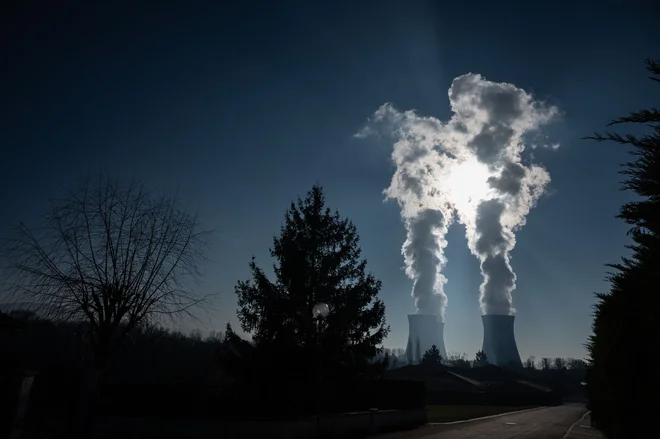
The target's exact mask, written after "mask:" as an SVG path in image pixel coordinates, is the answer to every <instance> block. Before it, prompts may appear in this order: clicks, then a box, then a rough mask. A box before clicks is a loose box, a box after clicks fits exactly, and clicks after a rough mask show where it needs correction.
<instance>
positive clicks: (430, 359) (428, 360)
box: [420, 345, 442, 367]
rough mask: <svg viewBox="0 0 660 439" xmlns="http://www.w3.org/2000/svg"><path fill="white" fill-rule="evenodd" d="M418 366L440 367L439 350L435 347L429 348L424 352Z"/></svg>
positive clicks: (440, 356) (440, 357)
mask: <svg viewBox="0 0 660 439" xmlns="http://www.w3.org/2000/svg"><path fill="white" fill-rule="evenodd" d="M420 364H421V365H423V366H429V367H432V366H440V365H441V364H442V355H441V354H440V349H438V347H437V346H436V345H433V346H431V349H429V350H428V351H426V352H424V355H423V356H422V361H421V362H420Z"/></svg>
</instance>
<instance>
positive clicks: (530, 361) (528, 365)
mask: <svg viewBox="0 0 660 439" xmlns="http://www.w3.org/2000/svg"><path fill="white" fill-rule="evenodd" d="M535 361H536V359H535V358H534V356H533V355H532V356H530V357H529V358H527V359H526V360H525V363H524V364H523V366H524V367H525V369H536V362H535Z"/></svg>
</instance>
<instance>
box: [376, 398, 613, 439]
mask: <svg viewBox="0 0 660 439" xmlns="http://www.w3.org/2000/svg"><path fill="white" fill-rule="evenodd" d="M586 412H587V410H586V409H585V408H584V405H581V404H566V405H561V406H557V407H547V408H542V409H539V410H531V411H526V412H522V413H513V414H511V415H504V416H499V417H495V418H490V419H483V420H476V421H470V422H465V423H460V424H451V425H446V424H445V425H441V424H436V425H430V424H429V425H426V426H424V427H421V428H418V429H416V430H412V431H407V432H397V433H391V434H386V435H382V436H379V437H378V438H379V439H421V438H424V439H481V438H487V439H517V438H528V439H569V438H570V439H573V438H581V439H597V438H600V437H601V436H600V435H599V433H598V432H597V431H596V430H594V429H591V428H589V427H588V425H589V420H588V417H585V418H583V415H584V414H585V413H586ZM574 424H575V425H574ZM573 425H574V426H573ZM572 426H573V428H572V429H571V427H572ZM569 429H571V432H570V433H569V435H568V436H567V435H566V434H567V432H568V431H569Z"/></svg>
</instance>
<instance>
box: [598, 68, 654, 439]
mask: <svg viewBox="0 0 660 439" xmlns="http://www.w3.org/2000/svg"><path fill="white" fill-rule="evenodd" d="M646 64H647V69H648V70H649V71H650V72H651V73H652V74H653V76H652V77H651V79H652V80H653V81H656V82H660V64H659V62H658V61H653V60H647V61H646ZM622 123H636V124H644V125H646V126H647V127H650V128H651V129H652V131H651V133H650V134H646V135H644V136H641V137H639V136H635V135H632V134H626V135H624V136H622V135H620V134H616V133H606V134H605V135H604V136H603V135H600V134H596V135H595V136H593V137H588V138H589V139H593V140H596V141H599V142H601V141H606V140H609V141H614V142H617V143H620V144H626V145H630V146H631V147H632V150H631V152H630V153H631V155H633V156H634V157H635V159H634V161H631V162H629V163H626V164H625V165H624V169H623V170H622V171H621V173H622V174H623V175H625V176H626V180H625V181H624V182H623V189H624V190H630V191H633V192H634V193H635V194H636V195H637V196H638V198H637V200H635V201H631V202H629V203H626V204H624V205H623V206H622V207H621V210H620V213H619V215H618V218H621V219H623V220H624V221H626V223H628V224H630V225H631V226H632V228H631V230H630V232H629V235H630V236H631V237H632V240H633V244H631V245H629V246H628V248H629V249H630V250H631V251H632V255H631V256H630V257H627V258H622V261H621V262H620V263H618V264H609V265H608V266H609V267H610V268H612V269H613V271H612V273H610V274H609V276H608V279H609V281H610V284H611V289H610V291H609V292H607V293H600V294H597V297H598V302H597V304H596V306H595V312H594V322H593V335H592V336H591V337H590V338H589V342H588V345H587V347H588V350H589V355H590V364H589V371H588V375H587V381H588V393H589V404H590V408H591V410H592V419H593V420H594V422H595V423H596V426H597V427H598V428H600V429H601V430H602V431H603V432H604V433H605V434H606V435H607V437H608V438H622V437H626V438H635V437H647V436H646V435H647V434H648V431H653V429H654V428H655V426H654V425H652V424H653V423H654V421H655V419H654V416H653V415H654V413H653V406H654V404H653V403H652V401H654V400H655V398H656V395H657V392H658V390H660V388H659V387H660V373H659V369H658V367H657V364H656V362H654V361H647V362H633V361H630V355H631V354H632V352H631V343H634V342H635V341H638V342H639V343H637V344H636V345H635V348H634V349H635V351H634V354H635V355H637V356H639V357H640V358H660V326H659V325H658V323H657V321H656V319H657V310H658V307H659V306H660V298H659V295H658V284H659V283H660V270H658V267H659V266H660V238H659V235H658V233H659V232H660V112H659V111H658V110H657V109H656V108H652V109H650V110H642V111H639V112H634V113H631V114H630V115H629V116H626V117H621V118H619V119H616V120H614V121H612V122H611V123H610V124H609V125H608V126H612V125H617V124H622ZM634 431H638V432H639V433H634Z"/></svg>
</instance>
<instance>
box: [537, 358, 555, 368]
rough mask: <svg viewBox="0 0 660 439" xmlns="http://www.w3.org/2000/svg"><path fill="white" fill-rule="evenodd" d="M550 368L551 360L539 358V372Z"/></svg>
mask: <svg viewBox="0 0 660 439" xmlns="http://www.w3.org/2000/svg"><path fill="white" fill-rule="evenodd" d="M551 366H552V360H551V359H550V358H547V357H544V358H541V363H540V367H539V368H540V369H541V370H550V368H551Z"/></svg>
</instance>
